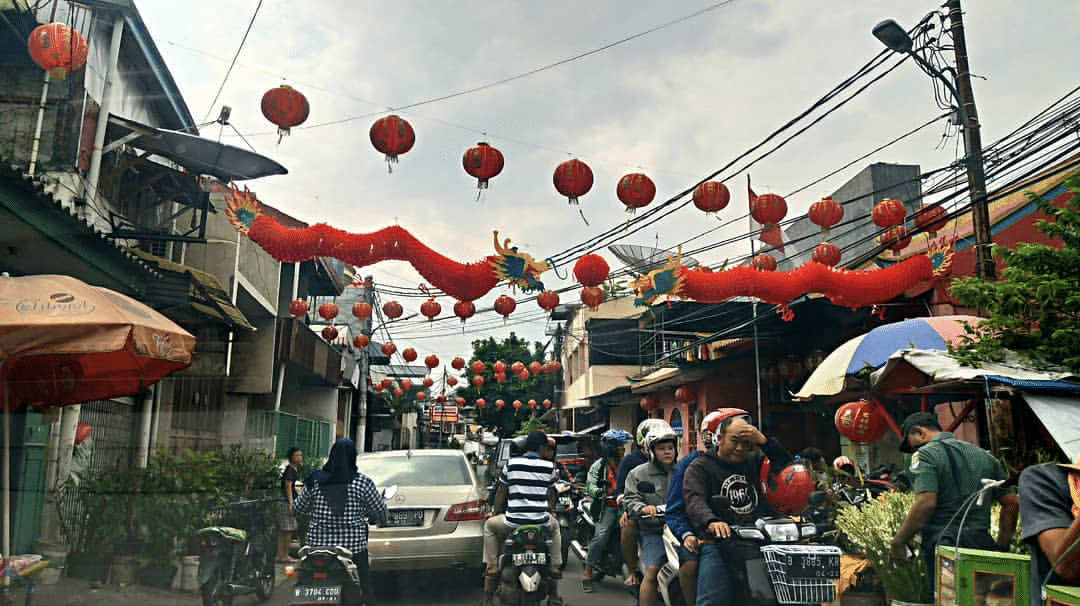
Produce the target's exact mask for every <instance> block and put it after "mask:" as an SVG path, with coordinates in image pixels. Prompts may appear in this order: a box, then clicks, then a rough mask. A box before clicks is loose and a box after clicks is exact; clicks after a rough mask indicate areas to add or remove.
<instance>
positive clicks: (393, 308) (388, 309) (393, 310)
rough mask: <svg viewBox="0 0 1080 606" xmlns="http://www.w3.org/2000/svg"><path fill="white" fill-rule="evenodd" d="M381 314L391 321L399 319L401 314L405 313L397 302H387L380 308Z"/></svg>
mask: <svg viewBox="0 0 1080 606" xmlns="http://www.w3.org/2000/svg"><path fill="white" fill-rule="evenodd" d="M382 312H383V315H385V316H386V317H387V318H390V319H391V320H393V319H396V318H400V317H401V314H403V313H405V309H404V308H403V307H402V306H401V303H398V302H397V301H387V302H386V303H384V304H383V306H382Z"/></svg>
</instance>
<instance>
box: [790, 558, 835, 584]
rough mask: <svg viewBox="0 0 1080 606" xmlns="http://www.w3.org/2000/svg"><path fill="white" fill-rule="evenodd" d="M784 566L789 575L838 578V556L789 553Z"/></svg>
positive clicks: (811, 577) (806, 577)
mask: <svg viewBox="0 0 1080 606" xmlns="http://www.w3.org/2000/svg"><path fill="white" fill-rule="evenodd" d="M788 557H789V558H791V559H790V560H788V564H787V566H785V567H784V568H785V572H786V573H787V576H789V577H797V578H800V579H838V578H840V556H838V555H832V554H828V555H818V554H812V553H797V554H790V555H789V556H788Z"/></svg>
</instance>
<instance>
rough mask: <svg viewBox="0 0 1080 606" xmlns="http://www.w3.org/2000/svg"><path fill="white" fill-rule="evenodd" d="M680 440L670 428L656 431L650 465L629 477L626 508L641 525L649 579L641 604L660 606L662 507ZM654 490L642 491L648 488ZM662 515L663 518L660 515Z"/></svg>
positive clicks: (649, 441)
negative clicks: (645, 487) (658, 604)
mask: <svg viewBox="0 0 1080 606" xmlns="http://www.w3.org/2000/svg"><path fill="white" fill-rule="evenodd" d="M678 441H679V439H678V436H676V435H675V432H674V431H673V430H672V429H670V428H656V429H653V430H652V431H650V432H649V433H648V435H646V436H645V453H646V455H647V456H648V457H649V462H648V463H643V464H641V465H638V466H637V467H635V468H634V469H632V470H630V473H629V474H627V476H626V491H625V492H624V493H623V505H624V506H625V507H626V512H627V515H628V516H629V517H631V518H634V519H636V520H637V521H638V541H639V543H640V545H641V553H642V557H641V559H642V562H641V563H642V565H643V566H644V568H645V577H644V578H643V579H642V581H641V589H640V594H639V597H638V604H640V605H641V606H656V593H657V587H656V574H657V573H658V572H659V571H660V566H661V564H663V562H664V557H665V554H664V542H663V531H664V518H663V514H662V512H661V509H660V507H661V506H663V505H665V504H666V502H667V494H668V486H669V484H670V482H671V473H672V470H673V469H674V467H675V459H676V457H677V456H678ZM646 483H648V484H652V487H651V489H650V490H642V486H643V485H644V484H646ZM658 514H659V515H658Z"/></svg>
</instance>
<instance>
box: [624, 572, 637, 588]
mask: <svg viewBox="0 0 1080 606" xmlns="http://www.w3.org/2000/svg"><path fill="white" fill-rule="evenodd" d="M639 585H641V577H639V576H638V574H637V573H636V572H635V573H633V574H631V575H630V576H628V577H626V579H624V580H623V587H625V588H626V589H634V588H636V587H638V586H639Z"/></svg>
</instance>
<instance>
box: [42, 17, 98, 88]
mask: <svg viewBox="0 0 1080 606" xmlns="http://www.w3.org/2000/svg"><path fill="white" fill-rule="evenodd" d="M26 45H27V47H28V48H29V50H30V58H31V59H33V60H34V63H37V64H38V67H40V68H41V69H43V70H45V71H47V72H49V77H50V78H52V79H54V80H63V79H64V78H67V75H68V73H69V72H73V71H77V70H79V69H81V68H82V66H84V65H86V56H87V54H88V53H89V50H90V49H89V46H88V45H87V43H86V38H84V37H83V35H82V34H80V33H79V32H77V31H75V30H73V29H71V28H70V27H68V26H67V25H65V24H63V23H46V24H44V25H39V26H37V27H36V28H34V31H32V32H30V39H29V40H27V43H26Z"/></svg>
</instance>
